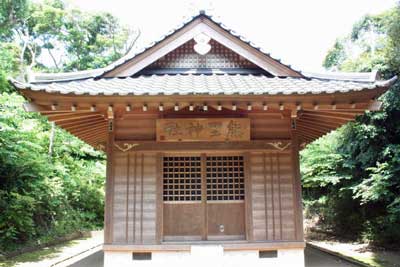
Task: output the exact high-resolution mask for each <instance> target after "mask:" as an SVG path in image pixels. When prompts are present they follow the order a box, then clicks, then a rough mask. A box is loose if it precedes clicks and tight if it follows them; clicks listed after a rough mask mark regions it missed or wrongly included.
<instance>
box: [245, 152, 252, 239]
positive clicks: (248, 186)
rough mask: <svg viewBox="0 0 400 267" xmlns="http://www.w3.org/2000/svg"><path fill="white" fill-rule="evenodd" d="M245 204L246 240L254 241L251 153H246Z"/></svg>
mask: <svg viewBox="0 0 400 267" xmlns="http://www.w3.org/2000/svg"><path fill="white" fill-rule="evenodd" d="M243 157H244V191H245V196H244V203H245V216H246V218H245V219H246V221H245V224H246V240H247V241H252V240H254V235H253V205H252V196H251V195H252V182H251V174H250V153H248V152H247V153H244V155H243Z"/></svg>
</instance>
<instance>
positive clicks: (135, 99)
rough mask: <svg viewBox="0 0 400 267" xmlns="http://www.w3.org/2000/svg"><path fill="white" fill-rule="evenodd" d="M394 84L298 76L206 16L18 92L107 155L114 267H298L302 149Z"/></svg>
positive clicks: (368, 78)
mask: <svg viewBox="0 0 400 267" xmlns="http://www.w3.org/2000/svg"><path fill="white" fill-rule="evenodd" d="M395 80H396V77H394V78H392V79H391V80H387V81H381V80H378V76H377V74H376V73H351V74H340V73H332V74H305V73H302V72H300V71H297V70H294V69H292V68H291V67H290V66H288V65H285V64H283V63H282V62H280V61H279V60H277V59H274V58H273V57H271V56H270V55H269V54H268V53H265V52H264V51H263V50H262V49H260V48H258V47H256V46H255V45H253V43H251V42H249V41H247V40H245V39H244V38H243V37H242V36H239V35H237V34H236V33H235V32H234V31H232V30H230V29H229V28H227V27H226V26H224V25H223V24H222V23H220V22H218V21H216V19H215V18H213V17H211V16H209V15H207V14H205V13H204V12H200V13H199V14H198V15H196V16H194V17H192V18H190V19H189V20H188V21H186V22H185V23H183V24H182V25H181V26H180V27H178V28H176V29H175V30H173V31H171V32H169V33H168V34H167V35H165V36H164V37H163V38H161V39H160V40H158V41H157V42H155V43H153V44H151V45H150V46H149V47H147V48H145V49H143V50H142V51H141V52H139V53H137V54H136V55H133V56H126V57H124V58H122V59H121V60H119V61H117V62H115V63H113V64H111V65H110V66H108V67H106V68H103V69H96V70H89V71H80V72H73V73H62V74H36V75H34V77H33V78H32V80H31V81H30V82H29V83H21V82H18V81H15V80H12V81H11V82H12V83H13V85H14V86H15V87H16V88H17V89H18V90H19V91H20V92H21V93H22V94H23V95H24V96H25V97H26V98H27V99H28V100H29V103H28V104H26V106H25V107H26V109H27V110H29V111H35V112H40V113H41V114H43V115H44V116H47V117H48V119H49V120H50V121H54V122H55V123H56V124H57V125H58V126H59V127H62V128H63V129H65V130H66V131H68V132H70V133H71V134H73V135H75V136H77V137H78V138H80V139H81V140H83V141H85V142H86V143H88V144H90V145H92V146H93V147H95V148H98V149H101V150H104V151H105V152H106V153H107V180H106V207H105V242H104V248H103V249H104V252H105V266H106V267H109V266H149V264H150V265H151V266H196V265H200V264H201V265H202V266H204V264H212V265H210V266H244V265H245V264H251V265H252V266H304V260H303V258H304V256H303V250H304V246H305V243H304V239H303V224H302V219H303V217H302V204H301V182H300V175H299V150H300V149H301V148H302V147H304V145H306V144H308V143H310V142H312V141H314V140H316V139H317V138H319V137H321V136H322V135H324V134H326V133H328V132H330V131H332V130H334V129H336V128H338V127H340V126H341V125H343V124H345V123H347V122H349V121H352V120H354V118H355V116H357V115H360V114H363V113H364V112H365V111H366V110H377V109H379V107H380V104H379V102H377V101H376V99H377V97H379V96H380V95H381V94H382V93H384V92H385V91H386V90H387V89H388V88H389V87H390V86H391V85H392V84H393V83H394V82H395ZM149 261H150V262H149Z"/></svg>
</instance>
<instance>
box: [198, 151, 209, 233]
mask: <svg viewBox="0 0 400 267" xmlns="http://www.w3.org/2000/svg"><path fill="white" fill-rule="evenodd" d="M200 157H201V206H202V209H203V223H202V226H203V230H202V235H201V239H202V240H207V237H208V212H207V176H206V161H207V157H206V154H204V153H202V154H201V156H200Z"/></svg>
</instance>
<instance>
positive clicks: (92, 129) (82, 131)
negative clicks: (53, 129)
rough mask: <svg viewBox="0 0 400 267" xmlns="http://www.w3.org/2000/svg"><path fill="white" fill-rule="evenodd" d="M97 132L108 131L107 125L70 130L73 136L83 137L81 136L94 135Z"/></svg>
mask: <svg viewBox="0 0 400 267" xmlns="http://www.w3.org/2000/svg"><path fill="white" fill-rule="evenodd" d="M97 130H104V131H106V130H107V124H103V125H96V126H93V127H89V128H87V127H86V128H83V129H77V130H68V131H69V132H70V133H72V134H73V135H81V134H85V133H93V132H96V131H97Z"/></svg>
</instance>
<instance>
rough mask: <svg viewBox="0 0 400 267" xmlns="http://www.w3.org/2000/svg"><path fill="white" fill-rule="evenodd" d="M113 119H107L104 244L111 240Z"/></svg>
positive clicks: (109, 242)
mask: <svg viewBox="0 0 400 267" xmlns="http://www.w3.org/2000/svg"><path fill="white" fill-rule="evenodd" d="M113 123H114V121H113V119H109V120H108V138H107V149H106V152H107V169H106V188H105V191H106V201H105V207H104V244H111V243H112V242H113V229H112V228H113V223H112V220H113V198H114V197H113V195H114V167H113V165H114V164H113V163H114V157H113V150H114V125H113Z"/></svg>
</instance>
